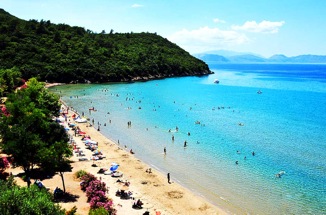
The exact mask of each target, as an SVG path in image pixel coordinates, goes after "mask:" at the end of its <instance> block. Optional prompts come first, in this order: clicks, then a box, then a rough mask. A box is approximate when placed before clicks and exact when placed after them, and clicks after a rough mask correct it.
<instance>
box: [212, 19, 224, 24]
mask: <svg viewBox="0 0 326 215" xmlns="http://www.w3.org/2000/svg"><path fill="white" fill-rule="evenodd" d="M213 22H215V23H225V21H224V20H222V19H219V18H215V19H213Z"/></svg>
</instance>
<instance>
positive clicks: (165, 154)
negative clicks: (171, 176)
mask: <svg viewBox="0 0 326 215" xmlns="http://www.w3.org/2000/svg"><path fill="white" fill-rule="evenodd" d="M164 154H165V155H166V147H164Z"/></svg>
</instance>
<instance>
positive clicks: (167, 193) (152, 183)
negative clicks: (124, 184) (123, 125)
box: [8, 83, 228, 215]
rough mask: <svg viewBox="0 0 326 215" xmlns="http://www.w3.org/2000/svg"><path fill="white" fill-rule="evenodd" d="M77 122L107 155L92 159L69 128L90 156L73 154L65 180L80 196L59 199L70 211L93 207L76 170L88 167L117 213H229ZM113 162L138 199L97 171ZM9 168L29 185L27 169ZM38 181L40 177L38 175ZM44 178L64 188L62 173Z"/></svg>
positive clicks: (68, 188)
mask: <svg viewBox="0 0 326 215" xmlns="http://www.w3.org/2000/svg"><path fill="white" fill-rule="evenodd" d="M58 85H62V84H61V83H51V84H46V87H47V88H49V87H53V86H58ZM60 103H61V104H62V107H64V109H66V108H67V106H66V104H65V102H64V101H62V100H61V99H60ZM64 109H63V110H64ZM73 114H78V110H74V109H73V110H72V109H71V108H70V109H69V110H68V114H67V121H69V122H70V123H75V122H74V120H73V119H72V117H71V116H72V115H73ZM76 124H77V125H78V126H79V128H80V129H81V131H83V132H86V134H87V135H89V136H91V139H92V140H95V141H97V142H98V146H99V150H100V151H101V152H102V153H103V154H104V155H105V156H106V157H105V158H104V159H102V160H97V161H93V160H91V157H92V154H93V152H91V151H90V150H87V149H85V144H84V143H83V141H82V140H81V136H75V135H74V131H73V130H71V129H70V130H69V131H68V134H69V135H70V136H71V137H73V140H74V142H75V143H76V145H77V146H78V148H80V150H82V151H83V152H84V154H85V158H88V160H87V161H79V158H80V157H79V156H78V155H77V153H73V156H72V157H71V158H70V160H71V161H72V168H73V169H72V171H71V172H65V173H64V180H65V185H66V192H68V193H69V194H71V195H73V196H75V197H76V198H75V200H74V201H68V202H59V204H60V206H61V207H63V208H65V209H66V210H70V209H71V208H72V207H73V206H77V214H80V215H83V214H85V215H86V214H88V212H89V209H90V207H89V204H88V202H87V198H86V194H85V193H84V192H83V191H82V190H81V189H80V186H79V183H80V181H79V180H77V179H75V177H74V173H75V172H77V171H79V170H85V171H86V172H89V173H91V174H93V175H95V176H96V177H97V178H98V179H100V180H102V181H103V182H105V183H106V185H107V187H108V188H109V192H108V194H107V196H108V197H109V198H111V199H112V200H113V203H114V208H115V209H116V210H117V214H129V215H133V214H135V215H140V214H143V213H144V212H145V211H149V212H150V214H162V215H163V214H170V215H174V214H189V215H192V214H194V215H195V214H209V215H213V214H214V215H216V214H228V213H227V212H226V211H225V210H223V209H222V208H219V207H218V206H216V205H213V204H212V203H210V202H209V201H208V200H206V199H204V198H203V197H202V196H200V195H198V194H197V193H195V192H193V191H191V190H189V189H188V188H186V187H184V186H182V185H181V184H179V183H177V182H176V181H175V180H174V178H173V175H171V183H168V181H167V176H166V175H165V174H164V173H163V172H159V171H157V170H156V169H153V168H152V167H151V165H149V164H147V163H145V162H143V161H141V160H140V159H138V158H137V157H136V156H134V155H133V154H131V153H129V152H128V151H127V150H126V149H124V148H121V147H119V145H118V144H117V143H116V142H114V141H112V140H111V139H109V138H108V137H106V136H104V135H103V134H102V133H101V132H100V131H98V130H97V129H96V128H95V127H94V126H89V125H90V124H89V122H87V123H76ZM64 125H65V126H67V122H64ZM136 153H137V152H136ZM113 162H115V163H117V164H119V165H120V166H119V171H121V172H122V173H123V177H122V178H119V179H120V180H127V181H129V182H130V186H129V187H128V191H131V192H132V193H133V197H134V198H135V199H134V200H133V199H129V200H125V199H120V197H117V196H116V195H115V193H116V191H117V190H118V189H121V183H118V182H117V180H118V178H114V177H111V176H110V175H104V174H98V173H97V172H98V170H99V169H100V168H107V169H109V168H110V165H111V163H113ZM93 164H96V167H93ZM148 168H152V173H147V172H146V170H147V169H148ZM8 171H10V172H11V173H13V175H14V176H15V179H16V181H17V184H19V185H21V186H26V182H24V181H22V180H21V178H20V177H19V174H21V173H22V172H23V171H22V170H21V169H20V168H10V169H8ZM32 179H34V178H32ZM34 180H36V178H35V179H34ZM41 180H42V182H43V184H44V185H45V186H46V187H47V188H49V189H50V192H53V190H54V189H55V188H56V187H59V188H63V187H62V183H61V178H60V176H59V174H55V175H54V176H53V177H47V178H42V179H41ZM137 199H140V200H141V201H143V202H144V207H143V209H141V210H136V209H133V208H132V204H133V203H134V201H136V200H137Z"/></svg>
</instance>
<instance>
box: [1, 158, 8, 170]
mask: <svg viewBox="0 0 326 215" xmlns="http://www.w3.org/2000/svg"><path fill="white" fill-rule="evenodd" d="M7 168H9V161H8V159H7V157H2V158H0V173H1V172H3V171H4V170H6V169H7Z"/></svg>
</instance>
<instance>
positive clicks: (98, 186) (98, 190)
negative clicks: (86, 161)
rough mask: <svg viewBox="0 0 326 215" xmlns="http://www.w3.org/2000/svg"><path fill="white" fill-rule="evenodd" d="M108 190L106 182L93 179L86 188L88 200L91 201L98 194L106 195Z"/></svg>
mask: <svg viewBox="0 0 326 215" xmlns="http://www.w3.org/2000/svg"><path fill="white" fill-rule="evenodd" d="M106 191H107V189H106V184H105V183H104V182H101V181H100V180H94V181H91V182H90V183H89V185H88V187H87V188H86V196H87V201H90V199H91V198H92V197H94V196H96V195H104V196H105V192H106ZM102 193H103V194H102Z"/></svg>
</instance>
